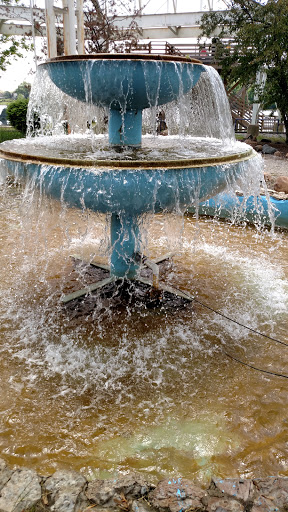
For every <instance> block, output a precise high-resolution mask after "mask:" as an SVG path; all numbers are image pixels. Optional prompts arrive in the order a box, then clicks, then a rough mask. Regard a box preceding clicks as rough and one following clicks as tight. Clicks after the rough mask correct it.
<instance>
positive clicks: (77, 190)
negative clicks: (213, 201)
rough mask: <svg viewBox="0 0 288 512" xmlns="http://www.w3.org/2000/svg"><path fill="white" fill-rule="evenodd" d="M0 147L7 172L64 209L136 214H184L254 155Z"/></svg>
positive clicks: (238, 174)
mask: <svg viewBox="0 0 288 512" xmlns="http://www.w3.org/2000/svg"><path fill="white" fill-rule="evenodd" d="M22 150H23V148H21V146H20V149H19V150H18V151H17V150H15V147H14V148H9V144H7V143H4V144H2V145H1V147H0V158H3V159H4V160H5V161H6V163H7V167H8V169H9V171H10V172H12V174H14V175H16V176H17V177H18V178H23V177H24V178H25V180H27V179H28V180H33V182H34V184H35V186H36V187H38V188H39V189H41V192H42V193H44V194H45V195H47V196H49V197H53V198H54V199H58V200H61V201H62V202H63V203H65V204H66V205H67V206H70V207H76V208H81V209H82V208H83V207H85V208H87V209H90V210H93V211H95V212H101V213H117V214H122V215H125V216H139V215H142V214H144V213H148V212H152V213H158V212H160V211H167V212H172V211H182V212H183V211H185V210H186V209H187V208H188V207H189V206H192V205H195V204H198V203H199V202H200V201H204V200H206V199H208V198H210V197H213V196H215V195H216V194H218V193H220V192H221V191H223V190H224V189H225V188H226V187H227V184H228V183H231V182H233V181H235V180H237V178H238V177H239V178H241V177H242V176H243V175H245V172H246V165H247V162H248V161H249V160H250V159H251V158H252V157H253V156H255V154H256V153H255V152H254V151H253V150H252V149H251V148H248V149H247V150H246V151H244V152H242V153H234V154H229V155H226V156H223V155H222V156H218V157H215V156H214V157H207V158H194V159H186V160H177V161H175V160H174V161H173V160H170V161H168V160H166V161H161V162H160V161H157V160H156V161H154V160H150V161H149V160H148V161H142V160H141V161H140V160H132V161H131V160H129V161H127V160H125V161H123V160H97V161H91V160H85V159H73V158H69V159H67V158H55V157H49V156H47V155H45V156H41V155H35V154H28V153H27V152H23V151H22Z"/></svg>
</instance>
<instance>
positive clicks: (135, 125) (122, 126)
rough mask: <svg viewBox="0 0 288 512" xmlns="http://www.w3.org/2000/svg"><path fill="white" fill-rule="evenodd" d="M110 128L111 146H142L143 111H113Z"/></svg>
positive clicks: (111, 112)
mask: <svg viewBox="0 0 288 512" xmlns="http://www.w3.org/2000/svg"><path fill="white" fill-rule="evenodd" d="M108 127H109V144H110V145H111V146H137V147H138V146H141V137H142V110H140V109H138V110H126V112H121V111H120V110H116V109H111V110H110V112H109V125H108Z"/></svg>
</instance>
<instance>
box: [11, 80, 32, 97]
mask: <svg viewBox="0 0 288 512" xmlns="http://www.w3.org/2000/svg"><path fill="white" fill-rule="evenodd" d="M30 91H31V84H28V83H27V82H22V84H20V85H18V87H17V89H15V91H14V93H15V94H17V98H18V97H19V96H20V95H21V96H22V98H29V94H30Z"/></svg>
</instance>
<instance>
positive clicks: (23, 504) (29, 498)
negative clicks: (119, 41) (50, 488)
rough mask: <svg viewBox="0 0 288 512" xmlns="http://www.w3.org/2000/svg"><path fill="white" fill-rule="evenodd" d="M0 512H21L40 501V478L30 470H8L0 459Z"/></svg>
mask: <svg viewBox="0 0 288 512" xmlns="http://www.w3.org/2000/svg"><path fill="white" fill-rule="evenodd" d="M0 482H1V490H0V511H1V512H23V511H24V510H27V509H31V507H34V506H35V505H36V504H37V503H38V502H39V501H40V500H41V485H40V482H41V478H40V477H39V476H38V475H37V473H36V472H35V471H34V470H32V469H26V468H24V469H15V470H10V469H9V468H8V467H7V466H6V463H5V462H4V461H3V460H2V459H0Z"/></svg>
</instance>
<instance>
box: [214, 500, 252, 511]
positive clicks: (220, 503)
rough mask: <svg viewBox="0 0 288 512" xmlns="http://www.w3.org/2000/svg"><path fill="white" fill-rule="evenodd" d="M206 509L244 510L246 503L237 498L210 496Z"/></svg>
mask: <svg viewBox="0 0 288 512" xmlns="http://www.w3.org/2000/svg"><path fill="white" fill-rule="evenodd" d="M205 509H206V510H208V512H216V511H217V512H243V511H244V505H242V504H241V503H239V501H236V500H231V499H230V500H229V499H225V498H209V499H208V500H207V505H206V506H205Z"/></svg>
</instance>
